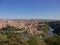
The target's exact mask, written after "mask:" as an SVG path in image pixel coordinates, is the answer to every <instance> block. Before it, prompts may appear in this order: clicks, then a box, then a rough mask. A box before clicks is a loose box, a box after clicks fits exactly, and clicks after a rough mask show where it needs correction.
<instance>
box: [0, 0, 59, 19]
mask: <svg viewBox="0 0 60 45" xmlns="http://www.w3.org/2000/svg"><path fill="white" fill-rule="evenodd" d="M0 19H55V20H60V0H0Z"/></svg>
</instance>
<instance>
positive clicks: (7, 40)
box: [0, 25, 60, 45]
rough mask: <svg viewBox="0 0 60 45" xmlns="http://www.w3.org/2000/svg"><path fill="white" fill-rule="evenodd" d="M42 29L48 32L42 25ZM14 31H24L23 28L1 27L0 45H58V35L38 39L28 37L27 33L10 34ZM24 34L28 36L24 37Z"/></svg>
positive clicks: (59, 37)
mask: <svg viewBox="0 0 60 45" xmlns="http://www.w3.org/2000/svg"><path fill="white" fill-rule="evenodd" d="M44 27H45V28H44V29H47V31H48V26H47V25H44ZM16 30H17V31H19V30H24V28H22V29H19V28H16V27H13V26H6V27H3V28H2V30H0V45H60V35H57V36H54V37H47V38H45V39H40V38H39V36H29V34H28V33H27V31H24V32H23V33H11V32H10V31H12V32H13V31H16ZM26 34H27V35H28V36H26ZM25 37H26V38H25ZM26 39H27V40H26Z"/></svg>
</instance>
